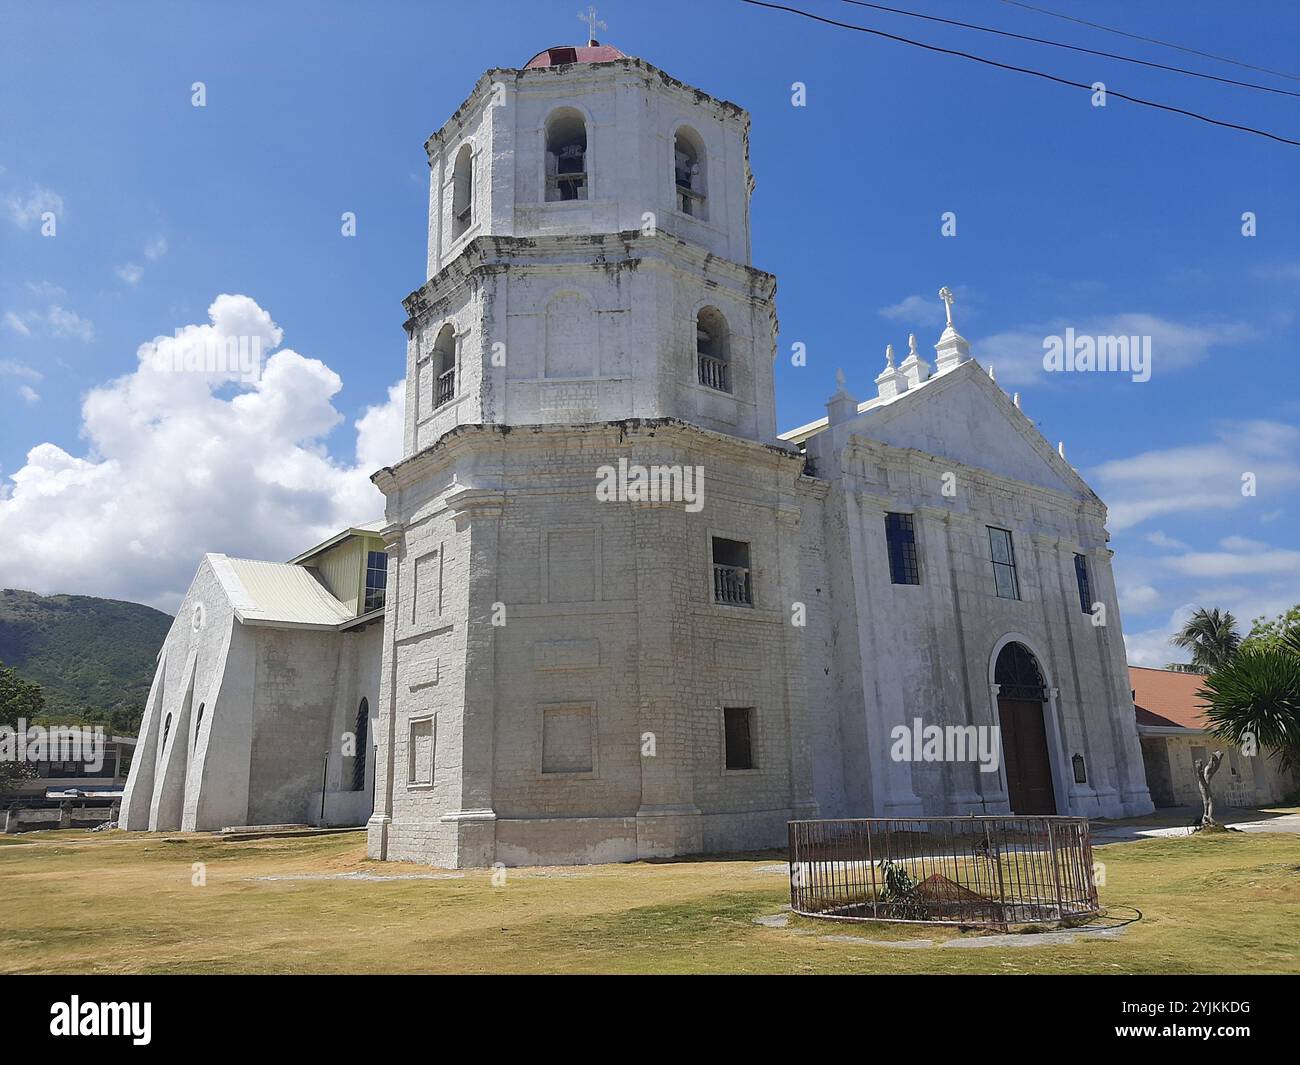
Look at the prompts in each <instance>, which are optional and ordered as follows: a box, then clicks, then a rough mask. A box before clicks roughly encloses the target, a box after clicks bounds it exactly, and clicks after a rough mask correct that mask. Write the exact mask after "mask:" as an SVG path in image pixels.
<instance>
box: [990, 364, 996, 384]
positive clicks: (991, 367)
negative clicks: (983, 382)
mask: <svg viewBox="0 0 1300 1065" xmlns="http://www.w3.org/2000/svg"><path fill="white" fill-rule="evenodd" d="M997 379H998V375H997V374H995V373H994V372H993V364H992V363H989V380H990V381H997Z"/></svg>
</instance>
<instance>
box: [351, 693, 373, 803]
mask: <svg viewBox="0 0 1300 1065" xmlns="http://www.w3.org/2000/svg"><path fill="white" fill-rule="evenodd" d="M352 733H353V735H354V736H356V738H357V745H356V752H357V753H356V755H355V756H354V757H353V761H352V777H351V779H350V780H348V782H347V789H348V791H361V790H363V789H364V788H365V786H366V744H367V743H368V742H369V737H370V703H368V702H367V701H366V700H365V699H362V700H361V705H360V706H359V707H358V708H357V725H356V728H354V729H353V730H352Z"/></svg>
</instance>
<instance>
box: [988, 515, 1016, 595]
mask: <svg viewBox="0 0 1300 1065" xmlns="http://www.w3.org/2000/svg"><path fill="white" fill-rule="evenodd" d="M988 530H989V554H990V557H991V558H992V560H993V586H994V588H995V589H996V591H997V594H998V598H999V599H1019V598H1020V582H1019V581H1018V580H1017V578H1016V550H1015V546H1014V545H1013V544H1012V542H1011V532H1010V530H1008V529H998V528H995V527H994V526H992V525H990V526H989V527H988Z"/></svg>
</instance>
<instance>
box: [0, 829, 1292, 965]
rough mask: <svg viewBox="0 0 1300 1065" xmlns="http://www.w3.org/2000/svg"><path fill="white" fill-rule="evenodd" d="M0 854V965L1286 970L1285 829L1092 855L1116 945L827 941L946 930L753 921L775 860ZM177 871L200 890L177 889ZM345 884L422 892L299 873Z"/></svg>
mask: <svg viewBox="0 0 1300 1065" xmlns="http://www.w3.org/2000/svg"><path fill="white" fill-rule="evenodd" d="M0 843H2V844H3V845H0V972H3V973H45V972H64V973H171V972H175V973H285V972H291V973H317V972H320V973H326V972H447V973H492V972H611V973H612V972H619V973H623V972H626V973H641V972H706V973H712V972H728V973H731V972H738V973H766V972H777V973H803V972H807V973H836V972H854V973H867V972H900V973H914V972H943V973H947V972H951V973H1058V972H1060V973H1147V972H1150V973H1191V972H1216V973H1240V972H1258V973H1283V972H1286V973H1296V972H1300V837H1298V836H1295V835H1287V834H1272V835H1265V834H1244V833H1227V834H1223V835H1218V836H1213V837H1178V838H1162V839H1147V840H1141V841H1138V842H1134V843H1122V844H1114V845H1112V846H1108V847H1104V848H1100V849H1098V851H1097V853H1096V856H1097V858H1098V859H1099V860H1101V861H1104V862H1105V865H1106V884H1105V886H1104V887H1103V888H1102V889H1101V897H1102V901H1103V903H1104V904H1105V905H1106V906H1108V907H1110V908H1111V910H1112V911H1113V913H1114V914H1115V916H1117V917H1118V916H1132V914H1133V910H1134V909H1136V910H1140V911H1141V913H1142V918H1141V920H1139V921H1136V922H1134V923H1132V924H1130V925H1128V927H1127V928H1126V930H1125V932H1124V933H1123V934H1122V935H1120V936H1118V937H1117V938H1113V939H1093V940H1086V939H1085V940H1082V941H1077V942H1075V943H1074V944H1068V945H1050V946H1047V945H1033V946H1020V947H981V948H978V949H953V948H951V947H938V946H935V947H931V948H917V949H906V950H903V949H898V948H892V947H887V946H878V945H872V944H870V943H867V942H860V943H859V942H853V941H845V940H844V939H843V937H845V936H852V937H863V938H864V939H877V940H886V939H888V940H893V939H898V938H909V937H912V936H914V935H915V936H916V937H918V938H919V937H924V938H927V939H931V940H934V941H936V942H940V941H943V940H945V939H948V938H951V937H953V936H954V935H955V934H956V933H953V932H950V931H946V930H943V929H927V930H925V931H923V932H920V933H911V932H908V931H906V930H904V929H901V928H899V927H897V926H874V927H873V926H864V925H855V924H846V923H842V922H824V921H812V920H808V919H796V920H794V921H792V922H791V925H790V927H789V928H767V927H762V926H759V925H756V924H754V923H753V921H754V918H755V917H759V916H763V915H769V914H775V913H777V912H778V911H779V910H780V908H781V906H782V905H783V904H785V903H786V902H788V889H787V881H786V878H785V876H784V873H783V872H774V871H772V867H773V865H774V864H776V863H778V862H780V861H781V857H780V856H779V855H771V856H764V857H761V858H754V857H750V858H746V859H744V860H727V861H712V860H710V861H670V862H660V863H636V864H631V865H605V866H595V867H566V868H558V869H511V870H507V871H506V873H507V880H506V883H505V885H504V886H502V887H494V886H493V885H492V883H491V874H490V871H486V870H468V871H464V872H463V873H447V872H443V871H439V870H430V869H428V868H426V867H423V866H417V865H408V864H399V863H381V862H372V861H369V860H368V859H367V858H366V857H365V840H364V836H363V834H361V833H359V832H358V833H348V834H343V835H333V836H318V837H302V838H296V839H280V840H260V841H252V842H245V843H223V842H220V841H219V840H215V839H213V838H211V837H208V836H197V835H196V836H161V835H157V836H141V835H137V834H134V833H133V834H129V835H128V834H126V833H120V832H108V833H102V832H101V833H95V834H94V835H90V834H88V833H85V832H78V831H73V832H48V833H33V834H30V835H26V836H23V837H19V839H18V840H15V839H14V837H12V836H11V837H7V838H6V837H0ZM195 862H201V863H204V865H205V867H206V877H207V883H206V886H193V885H192V884H191V879H192V877H193V876H194V874H193V872H192V863H195ZM347 873H353V874H361V875H362V876H373V875H379V876H407V877H415V876H420V877H429V876H434V877H436V879H399V880H386V881H374V880H365V879H359V878H357V879H301V878H302V877H321V876H326V877H328V876H332V875H337V874H347ZM259 877H288V878H290V879H257V878H259ZM294 877H298V878H299V879H293V878H294ZM962 935H967V934H965V933H963V934H962ZM825 936H833V937H835V938H834V939H827V938H824V937H825ZM1025 938H1026V939H1028V938H1032V937H1025Z"/></svg>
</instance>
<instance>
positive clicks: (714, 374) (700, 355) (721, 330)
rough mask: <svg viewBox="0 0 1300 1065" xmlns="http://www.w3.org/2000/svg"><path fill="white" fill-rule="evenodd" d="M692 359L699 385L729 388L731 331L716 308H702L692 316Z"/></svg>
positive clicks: (726, 390) (727, 389)
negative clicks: (693, 332) (693, 331)
mask: <svg viewBox="0 0 1300 1065" xmlns="http://www.w3.org/2000/svg"><path fill="white" fill-rule="evenodd" d="M695 361H696V368H697V373H698V375H699V382H700V384H702V385H705V386H706V387H708V388H716V389H717V390H718V391H719V392H730V391H731V331H730V330H729V329H728V328H727V320H726V319H725V318H724V317H723V316H722V312H721V311H719V310H718V309H717V308H716V307H702V308H700V311H699V313H698V314H696V316H695Z"/></svg>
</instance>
